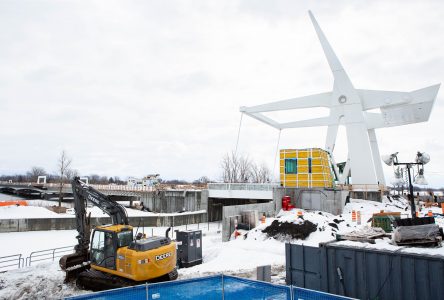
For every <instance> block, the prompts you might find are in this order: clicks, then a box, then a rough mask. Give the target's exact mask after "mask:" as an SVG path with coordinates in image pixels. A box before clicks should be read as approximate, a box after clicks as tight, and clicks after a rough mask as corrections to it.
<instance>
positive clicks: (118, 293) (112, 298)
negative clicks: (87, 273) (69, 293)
mask: <svg viewBox="0 0 444 300" xmlns="http://www.w3.org/2000/svg"><path fill="white" fill-rule="evenodd" d="M65 299H75V300H86V299H88V300H146V286H145V285H138V286H132V287H126V288H120V289H113V290H108V291H103V292H97V293H91V294H85V295H79V296H74V297H68V298H65Z"/></svg>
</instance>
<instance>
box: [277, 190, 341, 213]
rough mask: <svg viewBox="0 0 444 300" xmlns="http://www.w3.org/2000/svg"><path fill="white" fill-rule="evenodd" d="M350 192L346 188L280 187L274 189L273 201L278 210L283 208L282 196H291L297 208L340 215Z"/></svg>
mask: <svg viewBox="0 0 444 300" xmlns="http://www.w3.org/2000/svg"><path fill="white" fill-rule="evenodd" d="M348 193H349V192H348V191H345V190H333V189H301V188H284V187H279V188H275V189H274V190H273V201H274V202H275V203H276V211H277V212H278V211H279V210H281V208H282V197H283V196H290V197H291V203H292V204H293V205H294V206H295V207H296V208H303V209H313V210H322V211H325V212H329V213H332V214H335V215H338V214H341V213H342V209H343V208H344V206H345V200H346V197H347V196H348Z"/></svg>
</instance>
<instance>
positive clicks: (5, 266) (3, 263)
mask: <svg viewBox="0 0 444 300" xmlns="http://www.w3.org/2000/svg"><path fill="white" fill-rule="evenodd" d="M73 250H74V246H66V247H59V248H53V249H46V250H40V251H33V252H31V253H30V254H29V256H28V257H26V259H25V258H24V257H23V255H22V254H13V255H8V256H1V257H0V271H6V270H11V269H20V268H24V267H30V266H31V264H32V263H33V262H38V261H46V260H51V261H54V260H55V259H56V258H59V257H62V256H63V255H65V254H68V253H71V252H73Z"/></svg>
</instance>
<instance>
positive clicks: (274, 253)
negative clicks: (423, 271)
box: [0, 198, 444, 299]
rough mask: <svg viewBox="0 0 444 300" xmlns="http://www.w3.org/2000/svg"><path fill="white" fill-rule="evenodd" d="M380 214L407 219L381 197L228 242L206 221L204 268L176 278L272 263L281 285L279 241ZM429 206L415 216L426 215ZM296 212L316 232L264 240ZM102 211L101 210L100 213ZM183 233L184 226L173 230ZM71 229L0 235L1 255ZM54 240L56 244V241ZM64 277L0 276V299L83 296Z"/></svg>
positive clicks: (383, 244)
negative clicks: (357, 213)
mask: <svg viewBox="0 0 444 300" xmlns="http://www.w3.org/2000/svg"><path fill="white" fill-rule="evenodd" d="M352 210H358V211H360V212H361V225H358V224H357V223H356V222H352V216H351V212H352ZM381 210H384V211H386V212H388V211H391V212H400V213H401V215H402V217H408V216H409V211H410V207H409V205H408V203H407V201H406V200H405V199H399V200H393V199H392V200H389V199H387V198H385V199H384V200H383V202H382V203H379V202H373V201H364V200H354V199H352V200H351V203H348V204H347V205H346V207H345V208H344V212H343V214H341V215H338V216H335V215H332V214H329V213H325V212H320V211H305V210H299V209H294V210H292V211H281V212H280V213H279V215H278V216H277V217H276V218H268V219H267V220H266V222H265V224H260V225H259V226H257V227H256V228H254V229H252V230H250V231H248V232H247V231H242V234H243V235H242V236H240V237H238V238H237V239H234V237H233V239H232V240H231V241H229V242H227V243H222V241H221V234H220V231H221V228H220V227H219V226H220V224H217V223H210V225H211V226H210V228H208V227H207V224H206V223H205V225H203V226H202V224H201V225H200V229H201V230H202V231H203V237H202V247H203V248H202V250H203V261H204V262H203V264H201V265H197V266H194V267H191V268H187V269H180V270H179V279H184V278H191V277H200V276H205V275H211V274H215V273H225V274H233V275H237V276H243V277H249V278H255V271H256V267H257V266H261V265H272V281H273V282H276V283H284V278H285V247H284V242H291V243H297V244H304V245H308V246H315V247H317V246H318V245H319V243H323V242H328V241H332V240H335V238H336V234H337V233H341V234H344V233H347V232H351V231H353V230H357V229H360V228H364V227H366V226H369V225H370V223H369V221H370V218H371V216H372V214H373V213H375V212H380V211H381ZM428 210H429V208H427V209H424V210H422V211H421V212H420V215H421V216H422V215H425V214H426V213H427V211H428ZM430 210H432V212H434V213H441V208H437V207H432V208H430ZM298 211H301V212H302V214H303V216H302V218H303V220H307V221H310V222H312V223H313V224H315V225H316V228H315V231H313V232H312V233H310V234H309V235H308V237H307V238H306V239H304V240H300V239H291V238H289V237H288V236H283V235H277V236H274V237H270V236H268V235H267V234H266V233H263V232H262V231H263V230H264V229H265V228H267V227H268V226H270V225H271V224H272V223H273V221H278V222H290V223H292V224H301V222H303V221H302V219H301V218H300V217H299V216H298ZM100 213H101V212H100ZM436 223H437V224H439V225H440V226H441V227H444V219H443V218H438V217H437V218H436ZM190 228H192V229H197V224H194V225H191V226H190V225H189V226H188V229H190ZM175 229H180V230H184V229H185V226H181V227H180V228H175ZM165 230H166V228H152V227H150V228H143V229H139V232H140V231H145V232H146V233H147V234H151V232H154V234H155V235H164V233H165ZM75 236H76V231H74V230H69V231H47V232H24V233H3V234H0V244H1V245H5V246H6V245H7V247H6V248H5V247H2V249H0V256H2V255H6V253H8V254H11V253H12V254H13V253H23V254H25V253H26V251H28V252H27V253H29V252H30V251H32V249H34V248H37V246H36V245H38V247H40V249H34V250H41V249H42V248H41V247H44V249H47V248H51V247H54V245H57V246H59V245H60V246H61V245H64V246H68V245H73V244H75V242H76V241H75ZM56 241H57V242H56ZM338 243H339V244H342V245H347V246H351V247H368V248H377V249H387V250H391V251H395V250H397V251H404V252H415V253H427V254H432V255H434V254H436V255H442V256H444V248H442V247H441V248H418V247H398V246H395V245H392V244H391V241H390V240H389V239H388V238H384V239H377V240H376V243H375V244H369V243H360V242H351V241H342V242H338ZM63 279H64V273H63V272H62V271H61V270H60V269H59V267H58V264H57V262H54V263H44V264H41V265H37V266H33V267H28V268H24V269H21V270H14V271H8V272H6V273H0V299H34V298H38V299H59V298H62V297H64V296H68V295H74V294H80V293H84V291H79V290H78V289H77V288H76V287H75V286H74V285H66V284H63Z"/></svg>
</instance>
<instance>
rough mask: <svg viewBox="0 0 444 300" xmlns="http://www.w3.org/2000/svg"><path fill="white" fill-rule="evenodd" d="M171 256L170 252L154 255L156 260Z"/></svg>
mask: <svg viewBox="0 0 444 300" xmlns="http://www.w3.org/2000/svg"><path fill="white" fill-rule="evenodd" d="M170 256H171V252H167V253H164V254H160V255H156V260H162V259H165V258H167V257H170Z"/></svg>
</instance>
